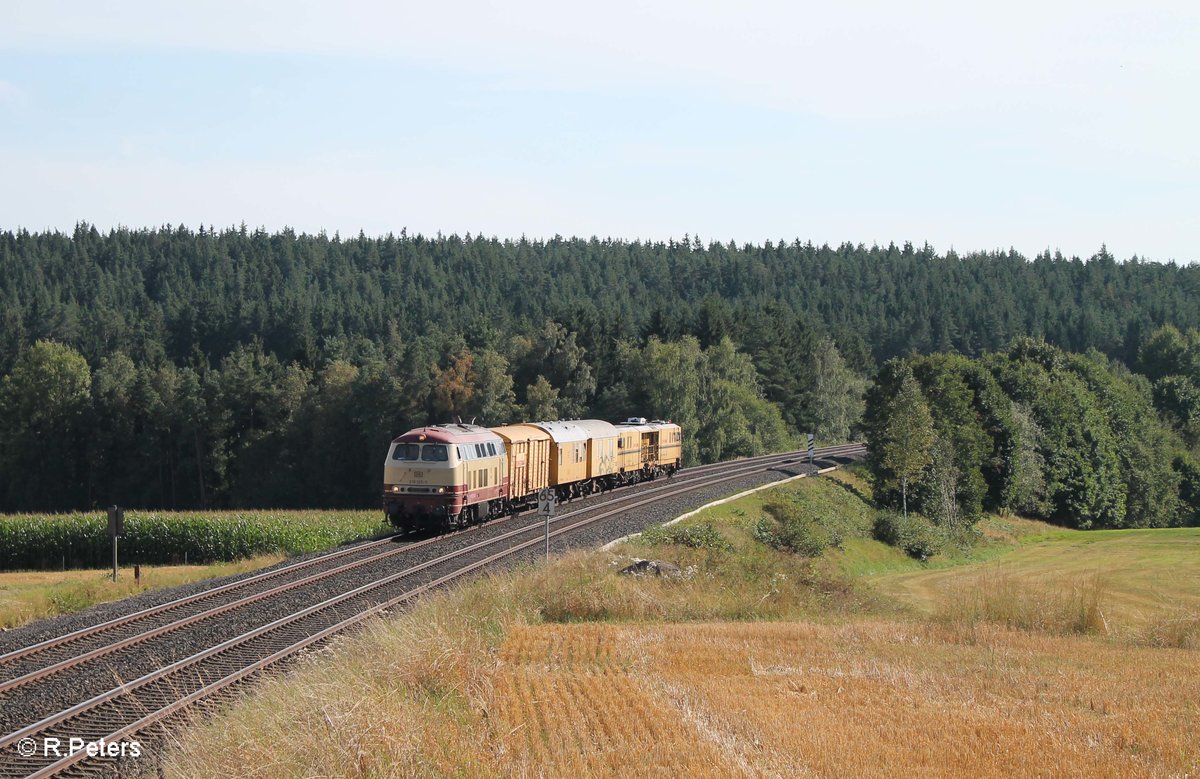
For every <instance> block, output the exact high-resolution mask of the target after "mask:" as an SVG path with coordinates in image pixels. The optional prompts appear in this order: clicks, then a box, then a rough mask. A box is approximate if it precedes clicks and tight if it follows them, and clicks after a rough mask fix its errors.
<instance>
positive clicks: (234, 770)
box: [165, 476, 1200, 777]
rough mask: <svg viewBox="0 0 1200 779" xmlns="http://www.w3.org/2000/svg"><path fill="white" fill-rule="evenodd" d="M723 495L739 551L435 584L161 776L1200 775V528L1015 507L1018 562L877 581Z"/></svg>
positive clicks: (201, 731) (233, 716) (240, 710)
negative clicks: (1044, 521) (1115, 525)
mask: <svg viewBox="0 0 1200 779" xmlns="http://www.w3.org/2000/svg"><path fill="white" fill-rule="evenodd" d="M854 479H855V477H853V476H851V477H850V479H849V482H845V481H844V482H843V483H844V484H845V486H846V487H847V488H849V487H854V488H855V489H856V490H861V489H862V488H864V487H865V485H863V484H860V483H855V481H854ZM805 481H807V480H805ZM805 489H806V490H809V491H811V492H813V493H817V497H818V499H820V500H822V501H828V500H831V498H830V494H831V493H828V492H825V493H819V492H818V490H819V488H813V487H812V486H809V487H806V488H805ZM838 490H839V491H843V492H844V490H841V488H838ZM798 494H800V493H798ZM759 500H760V501H761V498H759ZM721 509H722V510H723V511H725V512H726V513H727V517H726V520H727V521H720V520H719V518H718V527H719V528H720V530H721V532H722V533H723V536H724V537H725V538H726V539H727V540H729V541H730V546H731V547H732V550H729V549H717V548H705V549H693V548H688V547H678V546H671V545H666V546H659V547H644V546H643V547H639V546H637V545H627V546H626V547H625V549H626V552H627V553H628V554H636V555H638V556H642V557H646V556H651V555H653V556H657V557H665V558H666V559H670V560H671V561H672V562H675V563H677V564H678V565H680V567H681V568H683V569H684V571H685V577H684V578H682V579H679V580H668V579H657V578H643V579H630V578H626V577H620V576H617V575H616V573H615V571H616V570H617V568H619V567H620V566H621V565H623V564H624V563H626V562H628V558H623V557H620V556H612V555H608V554H603V553H592V554H573V555H569V556H566V557H564V558H561V559H558V560H555V561H553V562H552V563H551V565H549V566H537V567H535V568H531V569H526V570H523V571H518V572H515V573H511V574H505V575H498V576H492V577H488V578H485V579H482V580H479V581H476V582H474V583H470V584H467V585H464V586H462V587H458V588H456V589H454V590H451V591H448V592H445V593H442V594H439V595H436V596H434V597H431V598H428V599H425V600H424V601H422V602H421V603H419V604H417V605H416V606H415V608H414V609H413V611H412V612H410V613H408V614H406V615H404V616H402V617H399V618H397V619H395V620H392V621H388V622H379V623H376V624H374V625H373V626H372V627H371V628H370V629H369V630H368V631H367V633H366V635H365V636H364V637H361V638H356V639H352V640H343V641H341V642H339V643H338V644H337V645H336V646H335V647H333V648H331V649H329V650H326V651H325V652H322V653H321V654H320V655H318V656H317V657H315V658H313V660H312V661H310V662H308V663H306V664H305V665H304V667H302V668H301V669H299V670H297V671H296V672H294V673H292V674H291V675H289V676H288V677H286V678H282V679H277V680H275V681H272V682H269V683H267V684H266V685H265V686H264V688H263V689H262V691H261V692H260V693H259V694H258V695H256V696H255V698H254V699H252V700H249V701H246V702H245V703H243V704H241V705H238V706H236V707H234V708H233V709H232V710H231V711H230V712H229V713H227V714H225V715H222V716H221V717H219V718H218V719H216V720H215V721H214V722H211V723H208V724H204V725H201V726H199V727H197V728H196V729H195V730H194V731H192V732H190V733H188V734H187V738H186V741H185V742H182V743H180V744H179V745H177V747H176V749H175V750H174V751H173V752H172V753H171V754H170V755H169V757H168V763H167V765H166V766H165V772H166V774H167V775H171V776H183V777H211V776H223V775H237V776H253V777H300V776H304V777H312V776H351V777H391V776H528V777H534V776H539V777H540V776H613V775H635V776H656V775H672V776H674V775H695V776H700V777H708V776H712V777H717V776H720V777H725V776H779V777H792V776H836V777H841V776H894V775H901V776H903V775H913V774H916V775H920V776H930V777H941V776H947V777H949V776H1001V775H1003V776H1008V775H1013V774H1019V775H1036V776H1060V775H1061V776H1087V777H1092V776H1101V777H1104V776H1114V777H1115V776H1177V777H1187V776H1200V741H1198V740H1197V738H1196V733H1197V732H1200V703H1198V701H1200V674H1197V673H1196V670H1195V669H1196V668H1197V662H1196V660H1197V655H1196V653H1195V652H1194V651H1193V650H1194V649H1195V648H1196V646H1197V637H1198V636H1200V620H1197V618H1196V612H1195V611H1194V610H1193V609H1192V604H1193V603H1194V601H1193V600H1192V599H1193V598H1200V586H1198V584H1200V582H1198V580H1197V579H1196V577H1195V573H1196V571H1197V570H1200V569H1197V568H1196V566H1197V565H1198V563H1197V559H1198V558H1197V556H1196V555H1195V554H1194V552H1195V549H1194V547H1193V546H1192V545H1193V544H1195V543H1196V542H1197V541H1200V534H1196V533H1194V532H1193V531H1187V532H1181V533H1175V532H1174V531H1155V533H1156V534H1154V535H1146V536H1138V535H1137V534H1125V535H1121V536H1113V537H1107V536H1104V535H1102V534H1092V533H1088V534H1079V533H1068V534H1055V533H1046V532H1044V531H1045V526H1044V525H1041V524H1040V523H1037V524H1034V523H1030V524H1024V523H1021V522H1019V521H1012V522H1008V521H1005V522H1001V523H999V524H997V525H996V526H995V527H994V528H992V530H994V532H995V536H996V538H995V539H994V541H995V542H996V545H997V546H996V549H1000V547H1001V546H1002V545H1003V546H1004V548H1005V549H1015V551H1010V552H1008V553H1007V554H1005V555H1004V558H1003V561H1004V562H1003V565H1004V567H999V566H998V565H996V564H995V563H986V564H974V565H960V566H959V567H957V568H944V569H941V570H919V571H916V572H911V570H910V571H909V572H907V573H903V574H892V575H890V576H877V577H872V581H873V585H872V588H871V592H870V593H867V594H864V590H863V588H862V587H860V586H858V585H857V584H855V583H854V582H853V581H851V580H848V579H847V578H846V577H845V576H844V575H842V574H841V573H839V571H840V570H844V567H840V566H839V565H829V564H827V561H822V560H817V561H813V560H808V559H804V558H799V557H797V556H794V555H788V554H784V553H780V552H778V551H776V550H773V549H770V548H768V547H765V546H764V545H762V544H760V543H757V542H755V541H754V539H753V534H752V530H751V529H750V528H751V527H752V525H753V522H752V521H751V520H752V519H753V517H752V516H750V514H752V513H753V512H750V514H747V511H748V510H743V508H742V507H740V506H739V505H738V504H736V503H735V504H729V505H727V506H722V507H721ZM706 519H709V520H712V518H711V517H708V518H706ZM997 522H999V521H997ZM1164 533H1166V535H1164ZM868 551H870V550H868ZM993 551H995V550H993ZM857 553H858V550H857V549H856V548H855V547H853V546H852V545H851V544H847V546H846V549H845V550H843V551H842V552H841V554H843V555H844V556H846V557H847V558H850V557H852V556H853V555H855V554H857ZM995 553H996V554H999V553H1000V552H999V551H996V552H995ZM1089 555H1091V556H1089ZM1096 555H1099V557H1097V556H1096ZM1097 559H1099V560H1102V561H1103V562H1102V563H1101V564H1099V565H1098V564H1097V563H1096V560H1097ZM842 562H848V563H854V561H853V560H846V561H842ZM884 562H886V561H884ZM870 565H871V566H877V565H878V562H876V561H872V562H870ZM1164 566H1165V567H1164ZM1097 570H1103V571H1104V574H1103V575H1098V574H1097V573H1096V571H1097ZM1163 570H1170V571H1171V576H1170V577H1169V581H1167V579H1168V577H1165V576H1163V575H1162V574H1161V571H1163ZM1151 591H1153V592H1154V593H1156V594H1155V595H1153V597H1152V596H1151ZM1161 593H1166V595H1162V594H1161ZM885 595H886V598H890V597H892V596H893V595H896V596H897V597H899V598H900V599H901V600H904V601H905V602H906V603H909V604H910V605H909V606H907V607H905V609H903V610H897V609H896V608H895V607H894V606H890V605H888V604H889V602H890V601H888V600H886V599H885ZM1148 604H1149V606H1152V607H1153V608H1149V607H1148ZM1131 616H1139V617H1140V618H1142V619H1141V621H1140V622H1136V626H1137V627H1136V629H1134V628H1133V627H1131V626H1132V625H1134V624H1135V622H1134V621H1131ZM722 620H728V621H722Z"/></svg>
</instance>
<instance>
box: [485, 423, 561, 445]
mask: <svg viewBox="0 0 1200 779" xmlns="http://www.w3.org/2000/svg"><path fill="white" fill-rule="evenodd" d="M491 431H492V432H493V433H495V434H496V435H498V436H500V437H501V438H503V439H504V440H506V441H509V442H513V441H546V440H548V439H549V438H550V434H549V433H547V432H546V431H545V430H543V429H541V428H540V427H538V426H537V425H527V424H516V425H501V426H500V427H493V428H491Z"/></svg>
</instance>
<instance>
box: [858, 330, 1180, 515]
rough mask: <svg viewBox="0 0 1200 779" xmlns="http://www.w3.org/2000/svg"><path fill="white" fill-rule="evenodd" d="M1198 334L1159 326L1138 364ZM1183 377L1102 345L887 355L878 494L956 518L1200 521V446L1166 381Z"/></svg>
mask: <svg viewBox="0 0 1200 779" xmlns="http://www.w3.org/2000/svg"><path fill="white" fill-rule="evenodd" d="M1191 338H1192V336H1183V335H1182V334H1180V333H1179V332H1178V331H1177V330H1175V329H1174V328H1167V329H1164V330H1162V331H1160V332H1157V333H1154V334H1153V335H1152V337H1151V338H1150V339H1148V342H1147V344H1146V345H1145V348H1144V349H1143V353H1142V355H1141V362H1142V363H1143V364H1151V363H1152V364H1155V365H1167V364H1168V363H1167V362H1161V361H1160V358H1161V355H1162V353H1163V351H1164V350H1163V349H1162V348H1161V347H1162V346H1163V344H1164V343H1175V340H1176V339H1177V340H1178V341H1179V342H1180V343H1183V344H1185V345H1186V344H1187V343H1188V341H1189V340H1190V339H1191ZM1196 340H1197V341H1200V339H1196ZM1186 351H1187V350H1186V348H1185V349H1184V352H1185V353H1186ZM1170 365H1171V366H1172V369H1174V367H1178V364H1176V363H1170ZM1175 375H1176V374H1164V375H1163V377H1160V378H1159V379H1158V380H1157V381H1156V382H1153V383H1152V382H1151V380H1150V379H1149V378H1148V377H1147V376H1143V375H1140V374H1137V373H1133V372H1131V371H1129V370H1128V369H1127V368H1126V367H1125V366H1124V365H1123V364H1122V363H1119V362H1116V361H1113V360H1111V359H1109V358H1107V357H1105V356H1104V355H1103V354H1101V353H1100V352H1099V351H1097V350H1091V351H1089V352H1088V353H1087V354H1071V353H1068V352H1065V351H1063V350H1061V349H1058V348H1056V347H1054V346H1051V345H1050V344H1048V343H1046V342H1045V341H1044V340H1041V339H1034V338H1028V337H1023V338H1018V339H1017V340H1016V341H1014V343H1013V344H1012V345H1011V346H1010V347H1009V348H1008V349H1006V350H1004V351H1002V352H995V353H991V354H987V355H984V356H982V357H978V358H968V357H964V356H962V355H957V354H945V353H938V354H931V355H924V356H911V357H906V358H895V359H892V360H889V361H888V362H887V363H885V364H884V365H883V367H882V368H881V369H880V371H879V373H878V375H877V376H876V380H875V382H874V384H873V385H872V386H871V388H870V390H869V391H868V393H867V407H866V414H865V417H864V428H865V430H866V435H867V439H868V442H869V443H870V445H871V453H870V459H869V462H870V466H871V471H872V475H873V478H874V480H875V485H876V495H877V497H878V498H879V499H880V500H881V502H882V503H884V504H885V505H890V506H894V507H897V508H901V507H902V506H903V504H904V503H905V501H906V500H907V504H908V507H909V508H916V509H917V510H918V511H921V512H922V513H923V514H924V515H925V516H926V517H928V518H929V519H931V520H933V522H934V523H935V524H937V525H940V526H942V527H944V528H947V529H961V528H963V527H967V526H969V525H971V524H972V523H973V522H974V521H975V520H977V519H978V518H979V517H980V516H981V515H982V513H983V512H985V511H996V512H1006V513H1007V512H1019V513H1021V514H1024V515H1027V516H1035V517H1043V518H1047V519H1050V520H1053V521H1056V522H1059V523H1063V524H1068V525H1072V526H1075V527H1080V528H1093V527H1096V528H1135V527H1168V526H1178V525H1194V524H1200V470H1198V469H1197V468H1196V465H1195V458H1194V445H1195V443H1194V440H1192V441H1189V440H1188V426H1187V419H1186V416H1179V415H1177V414H1176V413H1175V411H1174V410H1173V408H1174V407H1173V406H1171V405H1170V403H1167V402H1166V401H1165V400H1164V394H1163V392H1162V391H1161V390H1162V386H1163V383H1164V380H1165V377H1167V376H1175ZM1156 400H1157V401H1158V402H1159V406H1158V407H1156V405H1155V402H1156Z"/></svg>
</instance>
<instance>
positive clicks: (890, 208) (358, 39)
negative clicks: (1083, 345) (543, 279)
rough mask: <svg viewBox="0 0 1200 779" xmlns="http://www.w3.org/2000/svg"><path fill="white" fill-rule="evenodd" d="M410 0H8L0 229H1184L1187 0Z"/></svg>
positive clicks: (1189, 184)
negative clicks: (85, 225)
mask: <svg viewBox="0 0 1200 779" xmlns="http://www.w3.org/2000/svg"><path fill="white" fill-rule="evenodd" d="M176 6H178V7H176ZM435 6H438V4H435V3H429V2H422V3H399V2H394V3H384V2H341V3H336V4H334V3H313V2H294V1H292V2H266V1H258V2H254V1H251V2H246V1H245V0H239V1H238V2H219V1H218V2H211V1H210V2H203V3H189V4H186V5H185V4H176V3H163V2H142V1H140V0H131V1H129V2H117V3H98V2H94V0H93V1H92V2H45V1H44V0H43V1H42V2H36V3H34V2H26V3H9V4H7V7H6V8H5V10H4V11H3V13H0V228H2V229H13V228H16V227H27V228H30V229H35V230H36V229H42V228H47V227H53V228H62V229H69V228H70V227H71V226H72V225H73V224H74V223H75V222H77V221H79V220H84V221H89V222H92V223H95V224H97V225H99V226H101V227H109V226H113V225H117V224H124V225H130V226H134V227H142V226H156V225H159V224H164V223H172V224H179V223H183V224H186V225H189V226H191V227H196V226H198V225H200V224H202V223H203V224H215V225H216V226H218V227H223V226H228V225H234V224H238V223H240V222H243V221H244V222H246V223H247V224H248V225H250V226H251V227H255V226H259V225H264V226H266V227H267V228H270V229H275V228H278V227H282V226H284V225H290V226H292V227H294V228H296V229H298V230H305V231H310V232H311V231H317V230H320V229H326V230H328V231H330V232H332V231H334V230H338V231H341V232H342V233H343V234H346V233H357V232H358V231H359V230H360V229H362V230H365V231H366V232H367V233H368V234H380V233H385V232H388V231H393V232H399V230H400V229H401V228H403V227H407V228H408V230H409V232H410V233H412V232H424V233H433V232H436V231H438V230H441V231H443V232H446V233H450V232H457V233H460V234H462V233H466V232H470V233H472V234H474V233H480V232H482V233H484V234H485V235H498V236H500V237H517V236H520V235H522V234H525V235H528V236H530V237H535V236H552V235H554V234H556V233H558V234H562V235H564V236H567V235H582V236H592V235H597V236H600V237H606V236H611V237H618V238H630V239H632V238H651V239H666V238H669V237H679V236H682V235H683V234H684V233H691V234H693V235H697V234H698V235H700V236H701V237H702V238H703V239H705V240H709V239H718V240H729V239H734V240H737V241H739V242H741V241H754V242H761V241H764V240H767V239H771V240H778V239H780V238H785V239H788V240H791V239H793V238H797V237H799V238H800V239H801V240H810V239H811V240H812V241H814V242H815V243H822V242H829V243H831V244H837V243H840V242H842V241H851V242H854V243H859V242H862V243H866V244H868V245H869V244H871V243H875V242H878V243H881V244H886V243H887V242H889V241H895V242H897V243H900V242H902V241H905V240H909V241H912V242H914V243H917V244H920V243H923V242H926V241H928V242H929V243H931V244H932V245H933V246H934V247H935V248H937V249H938V250H939V251H944V250H946V249H949V248H951V247H953V248H955V249H957V250H958V251H959V252H966V251H971V250H977V249H981V250H990V249H1007V248H1008V247H1010V246H1011V247H1014V248H1016V249H1017V250H1019V251H1021V252H1023V253H1025V254H1026V255H1029V256H1032V255H1033V254H1036V253H1037V252H1039V251H1041V250H1043V249H1046V248H1050V249H1052V250H1053V249H1061V251H1062V252H1063V253H1064V254H1068V255H1070V254H1078V255H1080V256H1088V255H1090V254H1092V253H1094V252H1095V251H1096V250H1097V249H1098V248H1099V247H1100V245H1101V244H1102V243H1107V245H1108V248H1109V250H1110V251H1111V252H1112V253H1113V254H1115V255H1116V256H1117V257H1118V258H1120V259H1124V258H1127V257H1129V256H1131V255H1133V254H1137V255H1139V256H1142V257H1145V258H1149V259H1156V260H1170V259H1175V260H1179V261H1194V260H1198V259H1200V3H1196V2H1194V0H1193V1H1192V2H1186V3H1185V2H1178V3H1155V2H1144V3H1135V2H1132V1H1129V2H1121V3H1111V2H1105V1H1104V0H1090V1H1089V2H1086V3H1075V2H1053V1H1051V2H1047V0H1040V1H1039V2H1036V3H1027V2H1021V1H1020V0H1017V1H1016V2H1012V1H1010V2H1005V3H991V4H987V5H986V6H984V5H982V4H978V3H964V2H955V3H923V2H911V1H910V2H907V3H829V2H822V3H799V2H781V3H754V2H741V3H736V4H735V3H733V2H726V3H712V2H703V1H697V0H690V1H689V2H664V3H645V2H623V1H621V0H618V1H615V2H614V1H612V0H610V1H609V2H605V3H593V4H590V5H586V6H585V5H583V4H578V3H569V2H562V0H559V1H558V2H519V0H512V1H510V2H506V3H498V2H497V3H479V2H476V3H459V4H453V3H445V4H441V5H440V6H438V7H435ZM735 6H736V8H735Z"/></svg>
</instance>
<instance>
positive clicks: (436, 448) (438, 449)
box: [421, 444, 450, 463]
mask: <svg viewBox="0 0 1200 779" xmlns="http://www.w3.org/2000/svg"><path fill="white" fill-rule="evenodd" d="M449 459H450V457H449V454H448V453H447V452H446V447H445V445H444V444H425V447H424V451H423V452H421V460H423V461H425V462H434V463H444V462H446V461H447V460H449Z"/></svg>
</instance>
